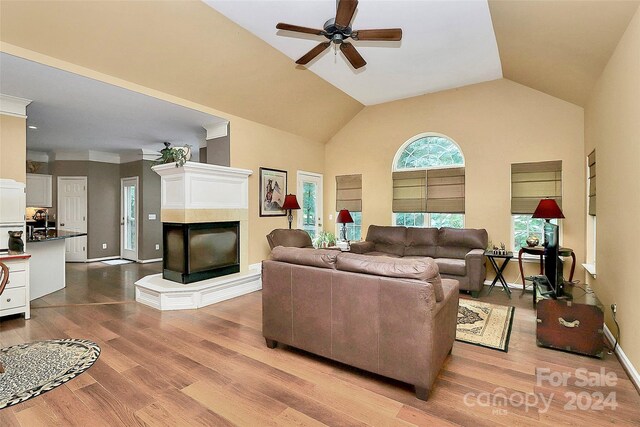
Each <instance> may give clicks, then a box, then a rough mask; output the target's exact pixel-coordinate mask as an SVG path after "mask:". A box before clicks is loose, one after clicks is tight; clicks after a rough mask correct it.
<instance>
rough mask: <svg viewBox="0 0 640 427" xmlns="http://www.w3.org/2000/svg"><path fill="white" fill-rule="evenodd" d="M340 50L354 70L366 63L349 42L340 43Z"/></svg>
mask: <svg viewBox="0 0 640 427" xmlns="http://www.w3.org/2000/svg"><path fill="white" fill-rule="evenodd" d="M340 50H341V51H342V53H344V56H345V57H346V58H347V60H348V61H349V62H350V63H351V65H353V68H355V69H356V70H357V69H358V68H361V67H364V66H365V65H367V61H365V60H364V58H363V57H362V56H361V55H360V54H359V53H358V51H357V50H356V48H355V47H353V45H352V44H351V43H342V44H341V45H340Z"/></svg>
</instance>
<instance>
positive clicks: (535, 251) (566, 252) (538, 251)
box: [518, 246, 576, 293]
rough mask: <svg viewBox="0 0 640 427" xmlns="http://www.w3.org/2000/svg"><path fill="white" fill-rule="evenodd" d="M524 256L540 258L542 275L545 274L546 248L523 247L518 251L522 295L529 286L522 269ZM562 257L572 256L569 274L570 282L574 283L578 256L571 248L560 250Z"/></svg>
mask: <svg viewBox="0 0 640 427" xmlns="http://www.w3.org/2000/svg"><path fill="white" fill-rule="evenodd" d="M522 254H529V255H537V256H539V257H540V275H542V274H544V247H543V246H534V247H529V246H523V247H521V248H520V250H519V251H518V267H519V268H520V277H522V293H524V291H525V289H526V287H527V285H526V281H525V280H524V270H523V269H522ZM558 254H559V255H560V256H571V261H572V262H571V271H570V272H569V282H573V273H574V272H575V270H576V254H575V253H574V252H573V249H571V248H560V250H559V251H558Z"/></svg>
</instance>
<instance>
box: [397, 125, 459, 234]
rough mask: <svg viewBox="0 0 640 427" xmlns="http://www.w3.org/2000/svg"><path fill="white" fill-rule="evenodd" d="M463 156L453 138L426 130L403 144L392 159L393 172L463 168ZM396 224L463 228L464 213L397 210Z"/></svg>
mask: <svg viewBox="0 0 640 427" xmlns="http://www.w3.org/2000/svg"><path fill="white" fill-rule="evenodd" d="M464 164H465V163H464V155H463V154H462V150H460V147H459V146H458V144H456V143H455V142H454V141H453V140H452V139H451V138H449V137H447V136H445V135H440V134H435V133H424V134H420V135H416V136H414V137H413V138H411V139H409V140H408V141H407V142H405V143H404V144H402V146H401V147H400V149H399V150H398V152H397V153H396V156H395V158H394V159H393V171H394V172H398V171H407V170H425V169H426V170H429V169H445V168H460V167H464ZM393 216H394V218H393V221H394V224H395V225H404V226H407V227H437V228H440V227H455V228H463V227H464V214H463V213H453V212H452V213H448V212H437V213H436V212H431V213H428V212H395V213H394V215H393Z"/></svg>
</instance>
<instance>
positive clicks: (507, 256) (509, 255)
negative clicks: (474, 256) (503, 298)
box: [484, 251, 513, 299]
mask: <svg viewBox="0 0 640 427" xmlns="http://www.w3.org/2000/svg"><path fill="white" fill-rule="evenodd" d="M484 255H485V256H486V257H487V258H489V262H491V265H492V266H493V269H494V270H495V272H496V277H494V279H493V282H491V286H489V292H487V295H489V294H490V293H491V291H492V290H493V287H494V286H495V285H496V283H497V282H498V280H499V281H500V284H501V285H502V288H503V289H504V292H505V293H506V294H507V295H508V296H509V299H511V289H509V285H508V284H507V281H506V280H505V278H504V276H503V275H502V273H503V272H504V269H505V268H507V264H509V261H511V259H512V258H513V252H507V253H506V254H501V255H500V254H495V253H493V251H485V252H484ZM497 259H502V260H503V261H502V264H501V265H500V266H498V263H497V262H496V260H497Z"/></svg>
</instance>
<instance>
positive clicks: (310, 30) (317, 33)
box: [276, 22, 324, 36]
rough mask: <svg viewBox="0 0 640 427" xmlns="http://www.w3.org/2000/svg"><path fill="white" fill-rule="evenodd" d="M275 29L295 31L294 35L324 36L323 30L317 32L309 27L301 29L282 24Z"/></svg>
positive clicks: (296, 26) (297, 26)
mask: <svg viewBox="0 0 640 427" xmlns="http://www.w3.org/2000/svg"><path fill="white" fill-rule="evenodd" d="M276 28H277V29H278V30H286V31H295V32H296V33H305V34H314V35H316V36H321V35H323V34H324V30H317V29H315V28H309V27H301V26H299V25H291V24H283V23H282V22H280V23H279V24H278V25H276Z"/></svg>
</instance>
